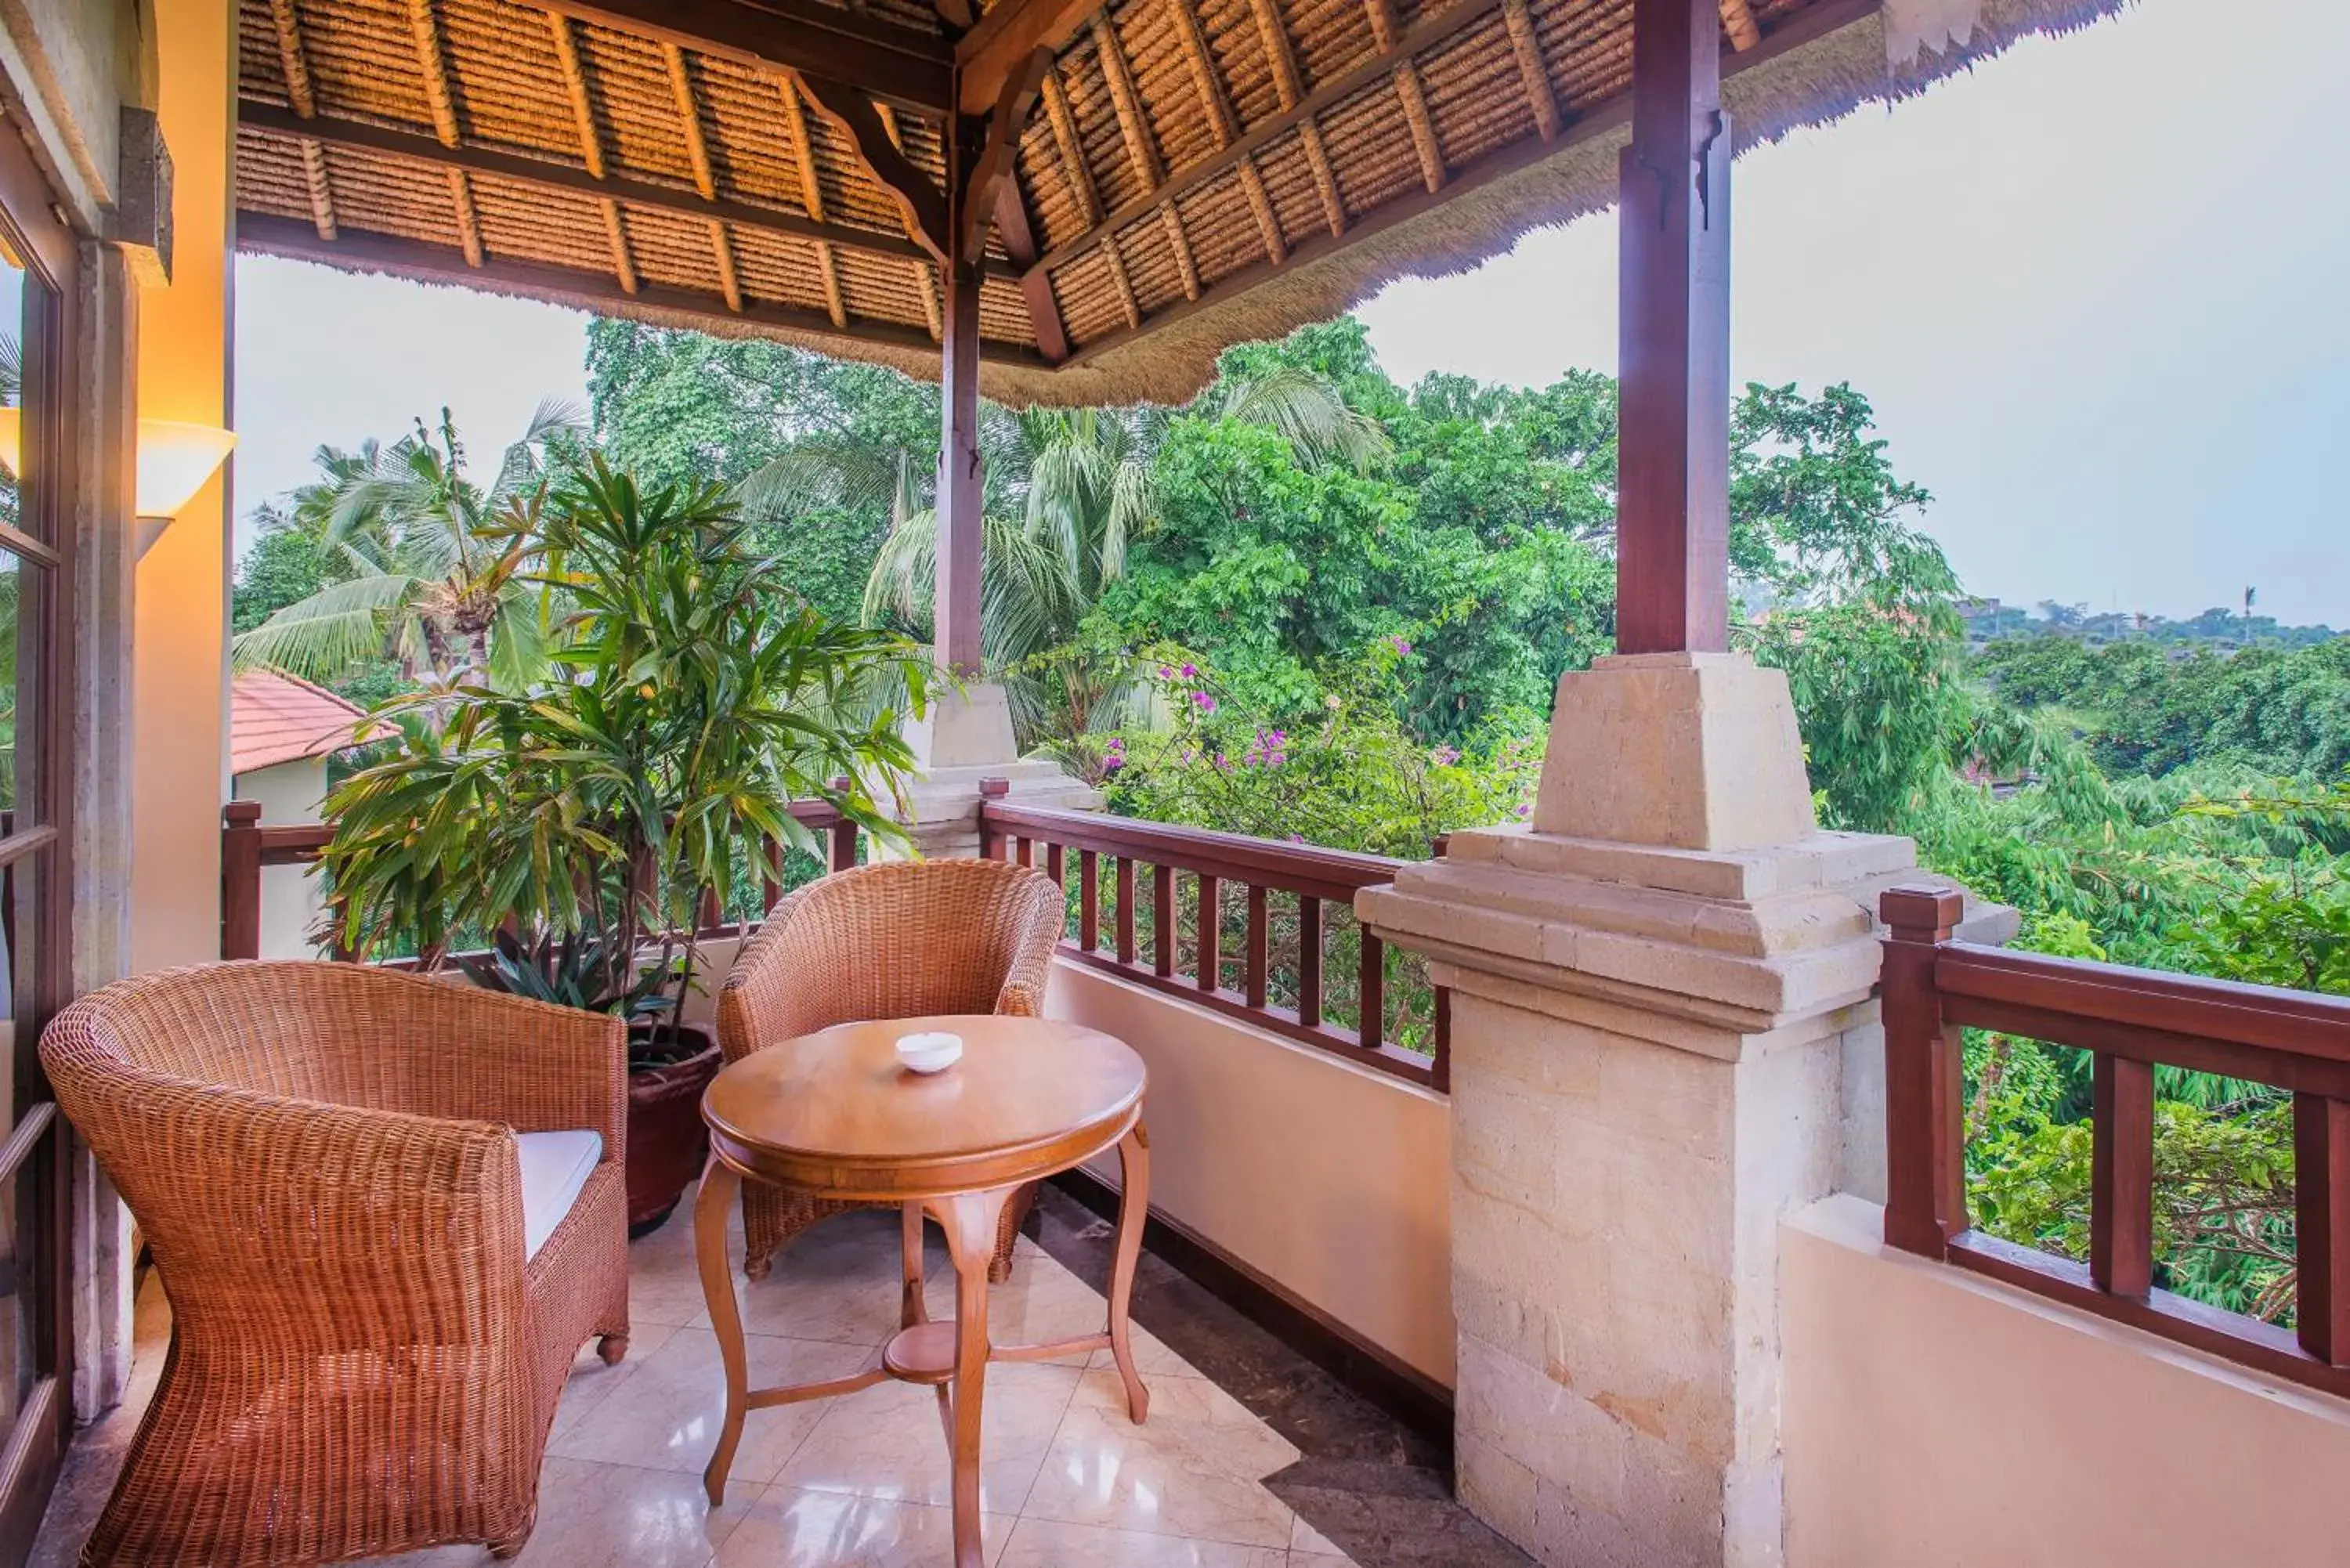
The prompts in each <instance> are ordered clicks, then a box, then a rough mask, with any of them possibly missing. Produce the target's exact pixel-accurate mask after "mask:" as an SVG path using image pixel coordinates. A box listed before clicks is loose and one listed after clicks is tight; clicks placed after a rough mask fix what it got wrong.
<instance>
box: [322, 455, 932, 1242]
mask: <svg viewBox="0 0 2350 1568" xmlns="http://www.w3.org/2000/svg"><path fill="white" fill-rule="evenodd" d="M505 525H506V526H507V527H509V528H511V529H513V530H514V531H515V533H516V534H517V535H521V536H525V537H526V538H527V539H528V541H529V545H530V548H529V554H530V556H531V560H532V564H533V570H532V575H531V577H530V579H529V580H530V581H531V582H532V583H533V584H534V585H535V586H536V587H537V588H538V589H539V591H540V593H541V596H542V597H541V605H542V608H541V614H542V617H543V618H544V620H545V623H546V637H547V639H548V642H549V644H550V648H551V651H550V654H549V659H550V667H551V669H552V670H553V671H554V673H553V675H552V677H551V678H550V679H549V680H547V681H546V683H545V684H544V685H542V686H540V687H538V688H536V689H534V690H531V691H515V692H507V691H494V690H491V689H489V688H488V687H486V686H484V685H480V684H473V683H466V682H463V681H461V682H459V683H457V684H456V685H455V686H454V687H453V689H452V688H443V689H442V690H441V691H435V692H432V693H420V694H417V695H414V696H411V697H405V698H401V699H397V700H395V701H393V702H391V703H389V704H386V705H384V706H383V707H381V708H380V709H379V710H378V711H377V712H378V715H379V716H384V715H389V716H391V717H394V718H398V717H400V716H402V715H403V714H408V713H411V711H412V712H414V713H420V714H421V713H429V714H430V716H431V717H432V719H433V721H434V722H433V723H429V724H428V723H411V724H409V725H406V726H404V727H403V731H404V739H403V741H402V742H401V743H400V746H399V747H398V749H397V750H396V751H395V752H394V753H392V754H391V755H390V756H389V757H387V758H385V759H383V760H381V761H380V762H377V763H373V764H372V765H370V766H369V767H366V768H363V769H361V770H359V772H357V773H355V774H352V775H351V776H350V777H349V778H348V779H347V780H345V781H344V783H343V784H341V785H340V786H339V787H338V789H337V790H336V791H335V792H334V793H333V794H332V795H331V796H330V797H329V798H328V816H329V818H330V820H332V821H333V822H334V823H335V836H334V839H333V841H332V842H331V843H330V844H329V845H328V846H327V848H326V850H325V851H324V852H323V854H322V856H321V859H322V860H323V862H324V863H325V867H326V870H327V874H328V876H329V877H331V878H332V882H333V889H334V897H335V899H336V902H337V905H338V909H339V911H340V913H339V921H340V936H341V940H342V941H343V943H344V944H345V945H346V946H348V947H349V948H351V949H352V950H355V951H360V952H365V951H367V950H369V945H370V943H380V942H381V941H383V940H387V939H389V940H400V941H405V942H411V943H413V944H414V945H415V947H416V950H417V951H418V953H419V955H420V960H421V961H422V962H423V963H424V965H425V967H427V968H433V967H440V966H441V965H442V964H443V963H445V962H446V957H445V955H446V954H447V953H448V952H449V951H450V950H452V948H453V947H457V946H461V945H463V943H464V942H465V941H466V940H476V941H478V940H480V939H481V937H482V936H484V935H486V934H487V933H489V932H491V931H493V930H499V929H504V930H505V931H507V932H509V933H510V934H509V935H507V936H506V937H504V939H502V940H500V941H498V942H497V943H495V944H494V946H493V947H492V950H491V951H490V952H489V953H487V954H484V955H482V956H481V957H479V958H476V959H473V960H470V961H466V962H465V963H464V964H463V968H464V970H465V971H466V972H467V974H468V975H469V976H470V977H471V978H472V979H473V981H475V982H476V983H479V984H486V985H495V986H498V987H499V988H501V989H504V990H510V991H515V992H520V993H521V994H525V995H535V996H539V997H542V998H543V999H546V1000H554V1001H559V1002H563V1003H564V1004H566V1005H571V1006H583V1007H592V1008H595V1009H597V1010H598V1011H608V1012H622V1013H624V1014H626V1015H628V1016H629V1018H630V1020H631V1023H632V1034H631V1045H630V1074H631V1088H630V1103H631V1116H630V1124H629V1149H628V1162H629V1196H630V1205H629V1207H630V1211H631V1220H632V1221H641V1222H647V1223H648V1224H658V1223H659V1219H660V1216H661V1215H665V1214H666V1212H667V1210H668V1209H669V1207H671V1206H672V1205H674V1203H675V1202H676V1199H677V1196H678V1194H679V1192H680V1191H681V1190H682V1189H683V1187H684V1185H685V1183H686V1182H687V1181H688V1180H690V1179H691V1178H692V1176H693V1175H694V1173H695V1172H696V1171H697V1170H698V1169H699V1165H700V1158H701V1150H702V1124H701V1120H700V1116H699V1102H700V1097H701V1088H702V1085H703V1084H704V1083H706V1082H707V1081H708V1079H709V1077H710V1076H711V1075H712V1074H714V1073H715V1072H716V1071H717V1066H718V1057H717V1053H716V1049H715V1047H714V1045H712V1044H710V1042H709V1037H708V1035H707V1033H706V1032H702V1031H699V1030H696V1029H694V1028H692V1027H691V1026H690V1025H688V1023H686V1020H685V1018H684V1012H685V1009H686V1006H687V1004H688V1002H689V1000H690V999H691V997H692V996H693V995H694V994H696V992H697V991H698V990H699V989H700V987H701V983H702V972H701V970H702V956H703V955H702V942H701V938H700V936H699V934H698V932H697V931H696V929H695V927H696V917H697V914H698V912H699V910H700V908H701V906H702V902H703V899H704V895H705V894H707V893H710V892H712V891H713V890H714V891H716V892H718V893H719V894H720V895H721V896H722V897H723V896H724V895H726V894H728V893H730V892H731V891H732V890H733V889H735V888H748V887H752V886H755V885H756V884H757V881H758V878H759V877H760V875H761V873H762V870H763V869H764V849H765V846H767V845H768V844H769V843H773V842H779V843H782V844H784V845H786V846H794V847H798V848H802V849H806V850H809V851H812V852H813V851H815V850H816V848H817V846H816V841H815V838H814V836H812V835H811V834H810V832H809V831H808V829H806V827H804V826H802V825H801V824H800V823H799V822H798V821H797V819H795V817H794V816H793V815H792V814H791V811H790V804H791V803H792V802H793V801H795V800H802V799H809V798H820V799H823V800H825V801H827V802H829V803H830V804H831V805H834V806H835V807H837V809H838V810H839V811H840V812H841V814H842V815H845V816H847V817H848V818H849V819H851V820H852V821H854V822H856V823H857V824H858V826H859V827H861V828H862V829H864V830H865V831H867V832H868V833H871V834H874V835H876V836H879V837H881V838H883V839H885V840H902V838H903V834H902V832H901V830H900V829H899V827H898V826H897V824H896V822H895V820H894V817H893V815H892V814H891V813H890V812H889V811H888V810H886V809H885V805H884V803H885V802H887V801H889V800H890V799H892V798H893V797H894V796H895V794H897V791H898V789H899V784H900V782H901V780H902V779H903V777H904V774H905V773H906V772H907V770H908V769H910V767H911V765H912V762H913V758H912V754H911V753H910V751H909V750H908V749H907V746H906V743H905V742H904V740H903V739H902V738H901V735H900V728H901V722H902V716H901V713H900V711H899V703H900V702H904V703H908V704H910V706H911V707H912V709H913V711H915V712H917V713H919V712H920V706H921V703H922V701H923V700H924V694H925V678H926V675H927V671H928V669H929V664H928V659H927V656H926V654H925V653H924V651H923V650H922V649H920V648H918V647H917V646H916V645H914V644H913V643H911V642H910V641H908V640H907V639H904V638H902V637H899V636H897V635H895V634H893V633H889V632H885V631H879V630H875V629H871V628H862V627H854V626H846V625H841V624H838V623H836V622H833V621H830V620H827V618H825V617H824V616H823V615H821V614H820V613H818V612H817V611H816V610H815V609H814V608H813V607H809V606H808V605H807V604H806V602H805V601H804V600H803V599H801V598H800V597H799V596H798V595H797V594H796V593H795V591H794V590H793V589H792V587H790V585H789V584H788V583H787V582H786V581H785V580H784V578H783V576H782V575H781V572H780V569H779V567H778V566H777V564H776V563H775V561H773V560H772V559H769V558H766V557H763V556H758V555H756V554H755V553H754V552H753V550H752V549H751V548H750V546H749V544H748V541H747V539H746V536H745V532H744V528H743V523H742V519H741V517H740V515H739V514H738V512H737V510H736V507H735V505H734V504H733V501H732V500H731V499H730V498H729V496H728V494H727V493H726V492H725V491H723V489H721V488H719V487H716V486H667V487H663V488H660V489H658V490H654V491H651V492H649V493H648V492H642V491H639V488H638V486H637V484H636V483H635V482H634V481H633V480H632V479H631V478H629V476H628V475H627V474H626V473H622V472H616V471H614V470H612V469H611V468H610V467H608V465H607V464H606V463H605V462H604V461H603V459H602V458H601V456H600V455H595V454H591V455H590V456H589V457H588V458H587V461H586V462H585V463H584V464H582V465H581V466H580V467H578V468H577V469H576V470H574V471H572V472H569V473H567V475H565V476H564V477H563V478H562V479H561V480H560V481H559V482H558V483H556V484H554V485H553V486H552V487H551V488H549V489H547V490H546V491H544V492H542V493H538V494H536V495H534V496H531V497H529V498H527V499H525V500H523V501H519V502H517V503H516V504H515V506H514V507H513V508H512V509H511V512H510V514H509V516H508V519H507V521H506V524H505ZM893 694H894V695H893ZM640 1091H641V1092H640ZM640 1105H641V1106H643V1108H644V1113H645V1114H644V1115H643V1116H639V1114H638V1111H639V1106H640Z"/></svg>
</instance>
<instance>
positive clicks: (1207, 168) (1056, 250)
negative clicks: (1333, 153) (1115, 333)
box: [1044, 0, 1875, 266]
mask: <svg viewBox="0 0 2350 1568" xmlns="http://www.w3.org/2000/svg"><path fill="white" fill-rule="evenodd" d="M1865 3H1866V4H1871V5H1873V4H1874V3H1875V0H1865ZM1501 4H1502V0H1456V3H1455V4H1453V5H1449V6H1447V7H1445V8H1444V9H1443V10H1441V11H1437V12H1434V13H1433V14H1430V15H1424V16H1422V19H1421V20H1420V21H1419V23H1418V24H1416V25H1415V26H1412V27H1410V28H1409V29H1407V30H1406V31H1404V32H1403V33H1402V34H1400V35H1399V36H1397V37H1396V39H1395V45H1394V47H1393V48H1391V49H1388V50H1384V51H1382V52H1380V53H1378V54H1375V55H1372V56H1370V57H1367V58H1365V59H1364V60H1362V61H1360V62H1359V63H1357V65H1356V66H1355V67H1354V68H1352V69H1351V70H1348V71H1346V72H1343V73H1342V74H1340V75H1338V76H1336V77H1333V78H1330V79H1329V80H1328V81H1326V82H1324V83H1323V84H1322V85H1321V86H1320V87H1318V88H1315V89H1314V90H1313V91H1312V92H1310V93H1308V94H1307V95H1306V96H1305V98H1303V99H1299V100H1298V102H1297V104H1296V107H1295V108H1293V109H1290V110H1289V111H1288V112H1287V113H1285V114H1277V115H1271V116H1268V117H1266V118H1265V119H1263V120H1261V121H1259V122H1258V123H1257V124H1256V125H1254V126H1252V127H1251V128H1250V129H1249V130H1247V131H1245V132H1244V133H1243V134H1242V135H1241V136H1240V137H1239V139H1238V140H1234V141H1233V142H1232V143H1231V144H1230V145H1229V146H1227V147H1225V148H1224V149H1222V151H1218V152H1215V153H1212V154H1211V155H1210V156H1208V157H1206V158H1203V159H1201V161H1199V162H1197V163H1194V164H1192V165H1191V167H1190V168H1188V169H1183V170H1180V171H1176V172H1174V173H1172V174H1169V175H1166V176H1165V177H1164V178H1161V177H1159V174H1158V173H1157V167H1158V166H1157V162H1156V161H1155V160H1153V161H1152V162H1151V163H1150V166H1149V167H1150V170H1151V172H1150V173H1149V174H1148V175H1146V176H1145V177H1144V179H1143V181H1142V184H1143V187H1144V190H1143V193H1142V194H1141V195H1140V196H1138V197H1136V198H1135V199H1134V200H1133V201H1130V202H1127V203H1126V204H1125V205H1124V206H1122V207H1120V208H1118V211H1116V212H1114V213H1104V214H1102V215H1101V217H1100V218H1099V219H1097V221H1096V222H1095V223H1094V224H1093V226H1092V227H1090V228H1088V229H1087V230H1086V232H1085V233H1083V234H1077V235H1076V236H1074V237H1073V238H1071V239H1069V240H1066V241H1065V242H1063V243H1062V244H1057V245H1055V246H1054V247H1053V248H1052V249H1051V250H1050V251H1048V252H1046V253H1045V257H1044V265H1046V266H1059V265H1062V264H1063V263H1065V262H1067V261H1070V260H1072V259H1074V258H1075V257H1076V256H1077V255H1079V254H1082V253H1083V252H1085V251H1086V250H1087V249H1089V248H1090V247H1092V246H1094V245H1096V244H1100V242H1101V239H1102V236H1103V235H1104V234H1107V233H1115V232H1116V231H1118V230H1119V229H1123V228H1125V227H1127V226H1128V225H1129V224H1131V223H1136V222H1138V221H1139V220H1141V219H1143V218H1147V217H1149V215H1150V213H1151V212H1152V210H1153V209H1162V210H1165V211H1172V206H1171V203H1172V202H1174V200H1175V198H1177V197H1178V196H1180V195H1182V194H1183V193H1184V192H1187V191H1191V190H1196V189H1197V188H1198V187H1200V186H1201V185H1204V184H1206V183H1207V182H1210V181H1211V180H1214V179H1216V178H1217V177H1218V176H1220V175H1222V174H1223V173H1224V172H1225V171H1228V170H1230V169H1231V168H1232V166H1233V165H1234V164H1235V163H1237V162H1238V161H1240V159H1241V158H1243V156H1246V155H1248V154H1252V153H1254V152H1257V151H1262V150H1263V149H1264V148H1266V147H1268V146H1270V145H1272V144H1273V143H1274V142H1275V141H1277V140H1280V139H1281V138H1282V137H1284V136H1286V135H1289V134H1290V133H1291V132H1293V131H1301V130H1302V128H1303V127H1304V126H1305V123H1306V122H1307V121H1308V120H1311V119H1314V118H1315V116H1317V115H1319V114H1321V113H1322V112H1324V111H1325V110H1326V109H1330V108H1331V107H1332V106H1333V105H1336V104H1337V103H1340V102H1342V101H1344V100H1345V99H1348V98H1351V97H1353V96H1354V95H1355V94H1356V93H1357V92H1360V91H1361V90H1362V89H1363V88H1366V87H1368V86H1370V85H1372V84H1373V83H1375V82H1378V81H1379V80H1381V79H1382V78H1392V77H1393V76H1394V75H1395V70H1396V67H1397V65H1398V64H1399V62H1402V61H1405V60H1408V59H1409V58H1410V57H1413V56H1415V55H1419V54H1424V53H1426V52H1427V51H1428V50H1430V49H1431V48H1433V47H1436V46H1437V45H1438V44H1440V43H1441V42H1443V41H1444V40H1445V39H1447V38H1450V37H1451V36H1454V35H1455V34H1457V33H1460V32H1462V31H1465V30H1466V29H1468V28H1470V27H1472V26H1477V25H1479V24H1480V23H1482V22H1485V21H1487V20H1489V19H1490V18H1491V17H1492V14H1493V12H1494V11H1495V9H1496V8H1498V7H1499V6H1500V5H1501ZM1106 30H1107V29H1106V28H1102V27H1100V26H1097V29H1096V31H1097V36H1098V34H1099V33H1100V32H1102V31H1106ZM1119 63H1120V67H1121V70H1120V74H1118V75H1112V76H1111V77H1110V83H1109V85H1110V98H1111V101H1112V102H1113V103H1117V102H1118V98H1119V86H1120V83H1121V81H1122V80H1125V79H1126V78H1124V77H1123V74H1122V72H1123V61H1120V62H1119ZM1126 91H1127V94H1128V97H1129V98H1130V97H1131V94H1132V91H1133V89H1132V87H1131V85H1130V84H1129V85H1128V87H1127V88H1126ZM1125 118H1126V116H1125V112H1124V110H1123V109H1122V110H1121V112H1120V115H1119V122H1120V127H1121V129H1123V128H1124V124H1125ZM1131 140H1132V139H1131V137H1129V146H1130V145H1131ZM1136 170H1137V172H1138V173H1140V172H1142V171H1143V164H1142V162H1141V161H1140V160H1139V159H1138V160H1137V162H1136ZM1424 173H1425V169H1424V168H1423V174H1424Z"/></svg>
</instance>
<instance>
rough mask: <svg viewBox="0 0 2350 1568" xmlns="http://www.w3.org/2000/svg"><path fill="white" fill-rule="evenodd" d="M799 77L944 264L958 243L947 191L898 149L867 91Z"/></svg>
mask: <svg viewBox="0 0 2350 1568" xmlns="http://www.w3.org/2000/svg"><path fill="white" fill-rule="evenodd" d="M794 79H795V81H796V82H797V84H798V86H799V88H800V90H801V91H802V92H804V93H806V95H807V100H808V102H809V103H811V104H813V105H814V106H815V107H816V113H818V114H820V115H822V116H823V117H824V119H825V123H826V124H827V125H829V126H831V127H832V128H833V129H834V130H837V131H838V132H839V133H840V134H841V135H842V136H843V137H845V138H847V141H848V145H849V148H850V150H851V151H853V152H855V153H856V155H857V158H858V161H860V162H862V163H863V164H864V165H865V169H866V172H868V173H869V174H870V175H872V176H873V180H874V182H875V183H876V184H878V185H879V186H880V187H881V192H882V194H883V195H886V196H888V197H889V199H890V200H892V201H894V202H897V203H898V206H899V211H900V212H901V213H904V215H905V218H906V222H907V224H908V227H909V228H910V231H911V233H912V234H913V235H914V237H915V239H916V240H918V241H919V242H920V244H921V245H922V246H923V248H924V249H926V250H928V251H929V252H930V253H931V254H932V255H934V256H936V257H937V258H938V259H939V260H940V261H941V262H944V261H946V260H947V258H948V256H949V254H951V247H952V243H953V237H952V236H951V235H950V234H948V233H947V198H946V192H943V191H941V190H940V189H939V188H938V186H937V185H935V184H933V183H932V182H931V177H930V176H929V175H928V174H926V173H924V172H922V171H921V170H920V169H918V168H916V167H915V166H914V164H913V162H912V161H911V160H910V159H909V158H907V156H906V155H905V153H903V152H902V151H899V147H898V142H897V140H896V138H894V137H892V136H891V135H890V134H889V128H888V127H887V126H884V125H883V124H882V123H881V116H880V115H879V113H878V112H877V111H876V110H875V109H874V107H873V100H872V99H870V98H869V97H868V96H867V95H866V93H865V91H864V90H863V89H862V88H858V87H853V86H851V85H849V84H847V83H846V82H840V81H835V80H833V79H832V78H829V77H821V76H812V75H810V74H809V73H807V72H806V71H800V72H795V76H794Z"/></svg>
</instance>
